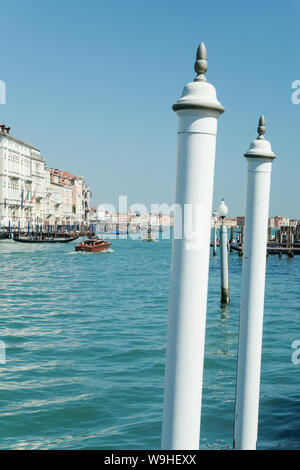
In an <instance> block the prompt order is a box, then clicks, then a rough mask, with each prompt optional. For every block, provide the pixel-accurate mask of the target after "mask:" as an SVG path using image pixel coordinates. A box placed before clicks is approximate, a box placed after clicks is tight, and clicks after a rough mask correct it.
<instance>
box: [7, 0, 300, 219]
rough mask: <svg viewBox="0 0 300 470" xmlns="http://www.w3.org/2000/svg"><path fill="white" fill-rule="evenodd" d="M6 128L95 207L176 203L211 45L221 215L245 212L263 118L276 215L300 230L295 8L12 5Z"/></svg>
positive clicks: (67, 1)
mask: <svg viewBox="0 0 300 470" xmlns="http://www.w3.org/2000/svg"><path fill="white" fill-rule="evenodd" d="M0 4H1V29H0V31H1V56H0V57H1V61H0V80H4V81H5V82H6V86H7V104H5V105H0V122H4V123H6V124H7V125H9V126H10V127H11V133H12V134H13V135H16V136H18V137H20V138H23V139H24V140H27V141H29V142H31V143H32V144H34V145H36V146H37V147H38V148H40V149H41V152H42V154H43V155H44V156H45V157H46V160H47V164H48V166H49V167H56V168H60V169H65V170H67V171H70V172H72V173H75V174H78V175H84V176H85V177H86V179H87V181H88V183H89V185H90V187H91V189H92V192H93V204H94V205H96V204H98V203H104V202H106V203H112V204H116V202H117V198H118V195H119V194H121V195H122V194H127V195H128V201H129V203H136V202H139V203H146V204H150V203H160V202H166V203H172V202H173V199H174V192H175V167H176V130H177V117H176V114H175V113H174V112H173V111H172V109H171V106H172V104H173V103H174V102H175V101H176V100H177V99H178V98H179V96H180V95H181V92H182V89H183V87H184V85H185V84H186V83H187V82H188V81H191V80H192V79H193V78H194V76H195V74H194V70H193V64H194V60H195V53H196V49H197V46H198V44H199V42H201V41H203V42H205V44H206V46H207V52H208V66H209V68H208V72H207V78H208V80H209V81H210V82H211V83H213V84H214V85H215V87H216V89H217V93H218V98H219V99H220V101H221V102H222V104H223V105H224V106H225V109H226V112H225V113H224V114H223V115H222V116H221V117H220V119H219V132H218V140H217V154H216V171H215V190H214V208H215V207H217V206H218V205H219V201H220V199H221V198H222V197H224V199H225V200H226V202H227V203H228V205H229V210H230V215H232V216H234V215H239V214H243V213H244V206H245V189H246V187H245V181H246V161H245V159H244V158H243V153H244V152H245V151H246V150H247V149H248V146H249V144H250V141H251V140H252V139H253V138H255V136H256V128H257V121H258V118H259V116H260V114H262V113H263V114H264V115H265V117H266V123H267V132H266V138H268V139H269V140H270V141H271V143H272V147H273V151H274V152H275V153H276V155H277V156H278V158H277V159H276V160H275V161H274V164H273V174H272V189H271V206H270V214H272V215H276V214H284V215H287V216H289V217H299V218H300V207H299V173H300V171H299V170H300V158H299V153H300V152H299V147H300V132H299V130H300V104H299V105H294V104H292V101H291V95H292V92H293V90H292V88H291V85H292V82H293V81H294V80H297V79H300V60H299V59H300V57H299V51H298V49H299V37H300V32H299V16H300V7H299V6H297V2H296V1H293V0H290V1H289V2H284V3H283V2H272V1H269V0H267V1H264V2H261V1H255V0H254V1H251V2H248V4H245V2H240V1H229V2H224V1H210V2H208V1H207V2H203V1H194V0H190V1H189V2H184V1H177V0H173V1H164V0H160V1H158V0H152V1H151V2H146V1H143V0H140V1H136V0H131V1H125V0H123V1H122V0H115V1H114V2H104V1H102V0H85V1H84V2H83V1H78V0H63V1H61V0H60V1H57V0H51V1H50V0H10V1H9V2H4V1H3V0H2V1H1V3H0Z"/></svg>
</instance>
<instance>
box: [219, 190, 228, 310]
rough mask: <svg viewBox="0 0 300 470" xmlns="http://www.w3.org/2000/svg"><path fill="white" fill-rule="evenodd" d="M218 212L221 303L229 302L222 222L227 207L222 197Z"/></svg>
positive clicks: (225, 228) (225, 246)
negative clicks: (219, 221)
mask: <svg viewBox="0 0 300 470" xmlns="http://www.w3.org/2000/svg"><path fill="white" fill-rule="evenodd" d="M218 214H219V216H220V217H221V219H222V225H221V230H220V232H221V236H220V253H221V263H220V266H221V303H222V304H229V301H230V296H229V275H228V242H227V227H226V225H225V223H224V219H225V217H226V215H227V214H228V207H227V206H226V204H225V202H224V199H222V202H221V204H220V206H219V209H218Z"/></svg>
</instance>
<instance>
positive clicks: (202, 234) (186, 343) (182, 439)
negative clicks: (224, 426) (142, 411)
mask: <svg viewBox="0 0 300 470" xmlns="http://www.w3.org/2000/svg"><path fill="white" fill-rule="evenodd" d="M206 70H207V62H206V49H205V46H204V44H203V43H201V44H200V46H199V48H198V51H197V58H196V63H195V71H196V73H197V74H198V75H197V76H196V78H195V80H194V81H193V82H191V83H188V84H187V85H186V87H185V88H184V90H183V94H182V97H181V98H180V99H179V101H178V102H177V103H176V104H175V105H174V106H173V110H174V111H176V113H177V115H178V118H179V125H178V152H177V182H176V204H177V205H178V206H179V207H181V209H182V212H183V217H182V219H183V227H184V230H183V235H182V237H178V238H176V236H175V237H174V240H173V250H172V268H171V286H170V299H169V319H168V342H167V357H166V372H165V397H164V413H163V429H162V448H163V449H198V448H199V439H200V418H201V401H202V376H203V359H204V340H205V324H206V303H207V285H208V266H209V253H210V232H211V211H212V194H213V180H214V163H215V147H216V135H217V120H218V117H219V116H220V114H221V113H223V112H224V108H223V106H221V104H220V103H219V101H218V100H217V97H216V91H215V88H214V87H213V86H212V85H211V84H210V83H208V82H207V80H206V78H205V76H204V73H205V72H206ZM178 206H177V207H178ZM191 214H192V219H193V220H192V225H193V230H191V227H190V226H189V225H190V223H191V220H190V217H189V215H191ZM178 223H179V221H178V218H177V214H175V220H174V227H175V229H176V226H177V224H178Z"/></svg>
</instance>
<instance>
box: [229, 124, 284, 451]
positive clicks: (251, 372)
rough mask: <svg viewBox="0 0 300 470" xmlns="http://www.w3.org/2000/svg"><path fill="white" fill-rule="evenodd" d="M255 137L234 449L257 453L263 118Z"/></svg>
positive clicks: (265, 183) (265, 189) (266, 191)
mask: <svg viewBox="0 0 300 470" xmlns="http://www.w3.org/2000/svg"><path fill="white" fill-rule="evenodd" d="M258 133H259V137H258V138H257V139H256V140H254V141H253V142H252V144H251V146H250V149H249V150H248V152H247V153H246V154H245V157H246V158H247V162H248V176H247V203H246V225H245V242H244V255H243V272H242V292H241V310H240V331H239V350H238V368H237V389H236V404H235V429H234V444H233V446H234V448H236V449H241V450H255V449H256V440H257V429H258V409H259V388H260V367H261V349H262V331H263V314H264V294H265V271H266V245H267V233H268V212H269V196H270V181H271V171H272V161H273V159H274V158H275V155H274V153H273V152H272V149H271V145H270V143H269V142H267V141H266V140H264V136H263V135H264V133H265V120H264V117H263V116H261V118H260V121H259V127H258Z"/></svg>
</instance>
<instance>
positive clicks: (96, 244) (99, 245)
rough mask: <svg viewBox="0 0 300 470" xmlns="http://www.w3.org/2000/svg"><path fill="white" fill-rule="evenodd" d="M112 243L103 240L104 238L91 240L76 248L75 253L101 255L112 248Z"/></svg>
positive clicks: (81, 243) (79, 244)
mask: <svg viewBox="0 0 300 470" xmlns="http://www.w3.org/2000/svg"><path fill="white" fill-rule="evenodd" d="M110 245H111V242H109V241H108V240H103V238H94V239H91V238H89V239H88V240H84V241H83V242H80V243H78V245H77V246H75V251H85V252H87V253H100V252H101V251H106V250H108V248H109V247H110Z"/></svg>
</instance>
